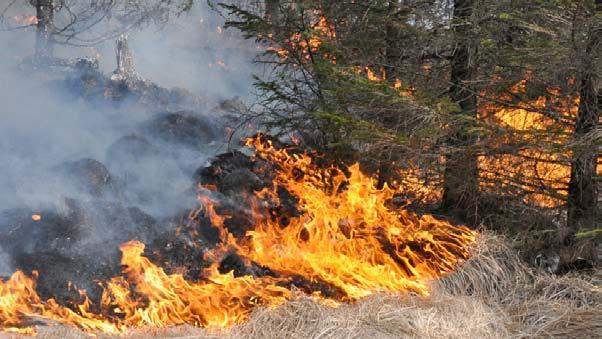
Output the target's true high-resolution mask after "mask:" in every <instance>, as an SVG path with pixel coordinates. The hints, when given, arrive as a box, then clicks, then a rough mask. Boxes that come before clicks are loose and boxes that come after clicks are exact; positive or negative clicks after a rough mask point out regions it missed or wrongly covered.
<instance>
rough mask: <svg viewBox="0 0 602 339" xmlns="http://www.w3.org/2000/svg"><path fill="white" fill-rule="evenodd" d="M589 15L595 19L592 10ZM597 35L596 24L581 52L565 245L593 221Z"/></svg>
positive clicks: (599, 29) (563, 235)
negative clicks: (574, 147)
mask: <svg viewBox="0 0 602 339" xmlns="http://www.w3.org/2000/svg"><path fill="white" fill-rule="evenodd" d="M600 10H602V5H601V4H600V3H599V2H598V5H597V11H600ZM592 18H593V19H595V13H593V16H592ZM600 35H602V27H601V26H600V24H599V23H596V24H595V26H594V27H592V29H590V32H589V35H588V37H589V38H588V41H587V46H586V48H585V50H584V51H583V55H582V60H583V62H582V63H581V65H580V68H581V74H580V77H581V79H580V88H579V96H580V102H579V111H578V113H577V121H576V122H575V134H574V139H575V140H576V141H577V142H578V143H579V145H580V146H579V147H577V148H576V149H575V150H574V151H573V159H572V161H571V179H570V182H569V193H568V198H567V204H568V213H567V214H568V215H567V227H566V230H564V231H563V232H561V234H560V238H561V241H562V242H563V243H564V244H565V245H569V244H571V243H572V242H573V241H574V237H575V234H576V233H577V232H578V231H579V229H580V228H581V227H589V228H592V227H594V226H595V222H596V213H597V207H598V193H597V187H596V186H597V185H596V165H597V161H598V145H597V141H596V138H595V137H594V136H593V135H592V133H595V131H596V128H597V126H598V119H599V117H600V107H599V105H600V103H599V102H598V93H597V90H596V77H597V74H596V65H595V64H594V60H595V59H596V57H597V54H598V53H599V49H600Z"/></svg>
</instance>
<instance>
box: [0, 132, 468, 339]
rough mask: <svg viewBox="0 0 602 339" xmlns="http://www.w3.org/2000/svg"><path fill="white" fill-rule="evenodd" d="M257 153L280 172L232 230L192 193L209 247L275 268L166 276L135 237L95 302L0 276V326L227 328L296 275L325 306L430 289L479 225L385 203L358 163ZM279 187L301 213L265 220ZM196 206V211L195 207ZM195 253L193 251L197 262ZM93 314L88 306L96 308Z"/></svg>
mask: <svg viewBox="0 0 602 339" xmlns="http://www.w3.org/2000/svg"><path fill="white" fill-rule="evenodd" d="M247 145H249V146H253V147H254V148H255V149H256V151H257V156H259V157H261V158H263V159H265V160H267V161H269V162H271V163H272V164H274V165H275V167H276V168H277V171H276V175H275V178H274V185H273V190H272V189H264V190H261V191H258V192H255V193H254V194H253V195H252V196H250V197H248V198H249V201H250V202H251V206H252V209H253V215H254V225H253V228H252V230H251V231H249V232H248V233H247V234H246V236H245V237H241V238H236V237H235V236H234V235H232V234H231V233H230V232H229V231H228V230H227V227H226V226H225V222H226V221H227V220H228V218H229V217H228V216H226V215H220V214H219V213H218V212H217V209H216V208H215V207H216V206H217V205H219V201H216V200H215V199H213V198H212V195H211V194H209V193H210V192H209V190H210V189H212V187H211V186H206V187H201V188H200V189H199V201H200V203H201V204H202V206H203V210H204V213H205V215H206V216H207V217H208V218H209V219H210V220H211V222H212V224H213V226H215V227H217V228H218V229H219V230H220V237H221V240H222V242H221V244H220V245H218V246H217V247H216V248H214V249H213V250H210V251H208V252H207V253H206V256H207V258H205V259H211V258H212V257H213V258H214V259H215V258H219V257H220V256H223V254H224V253H225V252H227V251H232V250H234V251H236V253H237V254H238V255H239V256H240V257H241V258H242V259H243V260H245V261H248V262H253V263H256V264H258V265H261V266H262V267H266V268H267V269H269V270H270V271H271V272H272V273H273V274H269V275H266V276H260V277H256V276H250V275H246V276H235V274H234V272H228V273H222V272H220V271H219V269H218V267H219V262H220V261H219V260H214V261H210V262H213V264H211V266H210V267H208V268H206V269H205V270H204V271H203V273H202V279H201V280H200V281H188V280H186V279H185V278H184V276H183V275H181V274H168V273H166V272H165V271H164V270H163V269H162V268H161V267H158V266H156V265H155V264H153V263H152V262H151V261H150V260H149V259H148V258H146V257H145V256H144V255H143V253H144V245H143V244H142V243H140V242H138V241H130V242H127V243H125V244H123V245H122V246H121V247H120V249H121V252H122V260H121V264H122V266H123V267H124V269H123V274H122V276H118V277H115V278H112V279H111V280H109V281H107V282H105V283H103V287H104V292H103V293H102V297H101V298H100V305H98V306H99V307H93V306H94V305H92V302H91V301H90V300H89V299H88V297H87V296H86V294H85V292H84V291H80V294H81V296H82V299H83V301H82V302H81V303H79V305H77V306H75V307H71V308H68V307H66V306H62V305H60V304H59V303H57V302H56V301H55V300H54V299H49V300H46V301H43V300H42V299H41V298H40V297H39V296H38V294H37V293H36V291H35V287H36V285H35V280H36V277H37V273H35V272H34V274H33V276H32V277H28V276H26V275H25V274H24V273H23V272H20V271H17V272H16V273H14V274H13V275H12V276H11V277H10V278H9V279H8V280H6V281H0V329H1V330H3V331H6V332H20V333H28V334H31V333H34V329H33V328H32V327H29V326H27V325H26V324H27V320H28V318H30V317H37V318H43V319H48V320H53V321H58V322H61V323H64V324H70V325H73V326H77V327H79V328H81V329H82V330H84V331H87V332H90V333H93V332H98V331H100V332H105V333H112V334H119V333H125V332H127V331H128V330H129V329H131V328H138V327H147V326H153V327H166V326H173V325H179V324H190V325H194V326H202V327H209V328H224V327H228V326H231V325H233V324H236V323H239V322H241V321H243V320H244V319H246V317H247V316H248V314H249V313H250V311H251V310H252V309H253V308H254V307H256V306H264V307H276V306H278V305H281V304H282V303H284V302H286V301H287V300H289V299H290V298H291V297H292V295H293V293H292V291H291V290H290V289H289V288H290V287H291V286H292V285H295V284H296V283H297V282H298V281H299V277H301V278H302V279H303V280H304V281H307V282H310V283H319V284H321V286H328V287H329V288H330V290H332V291H333V292H332V293H325V292H323V291H322V290H321V289H320V288H317V289H316V288H314V289H313V290H310V291H307V292H308V293H312V295H313V296H314V297H315V298H317V299H318V300H321V301H322V302H324V303H326V304H328V305H334V304H336V303H338V302H343V301H354V300H357V299H359V298H362V297H365V296H367V295H370V294H372V293H375V292H378V291H389V292H403V291H413V292H416V293H419V294H421V295H428V294H429V288H428V283H429V281H431V280H433V279H436V278H438V277H441V276H442V275H443V274H445V273H446V272H450V271H452V270H453V269H454V268H455V266H456V265H457V264H458V263H459V262H460V261H461V260H463V259H465V258H467V257H468V255H469V249H470V245H471V244H472V243H473V242H474V241H475V237H476V233H474V232H473V231H470V230H469V229H467V228H465V227H463V226H453V225H451V224H450V223H448V222H445V221H440V220H437V219H435V218H434V217H432V216H429V215H425V216H422V217H418V216H417V215H415V214H413V213H411V212H409V211H407V210H403V209H395V208H393V207H390V200H391V199H392V198H393V196H394V194H395V193H396V191H395V190H393V189H391V188H389V187H385V188H384V189H382V190H377V189H375V188H374V187H375V182H374V180H373V179H372V178H371V177H369V176H367V175H365V174H363V173H362V172H361V171H360V169H359V166H358V165H353V166H350V167H348V168H346V169H345V170H341V169H339V168H337V167H334V166H328V167H321V166H318V165H316V163H315V161H314V159H313V158H312V157H310V156H309V155H307V154H289V151H287V150H286V149H277V148H275V147H274V146H273V144H272V143H271V142H270V141H268V140H265V139H264V138H262V137H256V138H251V139H248V140H247ZM278 187H280V188H284V189H286V190H287V191H288V192H290V193H291V194H292V195H293V196H295V197H296V198H297V199H298V209H299V210H300V211H301V212H302V213H301V215H299V216H293V217H291V218H290V219H289V222H288V223H287V224H286V225H283V224H281V223H279V222H278V221H277V220H278V218H272V216H271V215H270V214H269V212H268V211H267V209H266V208H265V207H263V205H262V204H261V201H264V199H266V198H268V197H269V198H270V199H276V200H277V199H278V195H277V189H278ZM197 213H200V212H199V211H198V210H196V211H194V212H193V213H191V215H195V214H197ZM199 259H200V258H199ZM93 310H94V311H93Z"/></svg>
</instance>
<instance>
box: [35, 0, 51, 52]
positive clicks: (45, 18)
mask: <svg viewBox="0 0 602 339" xmlns="http://www.w3.org/2000/svg"><path fill="white" fill-rule="evenodd" d="M32 4H33V5H35V7H36V19H37V21H38V23H37V25H36V56H38V57H50V56H52V53H53V42H52V33H53V29H54V3H53V0H32Z"/></svg>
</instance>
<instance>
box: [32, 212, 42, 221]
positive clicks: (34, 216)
mask: <svg viewBox="0 0 602 339" xmlns="http://www.w3.org/2000/svg"><path fill="white" fill-rule="evenodd" d="M31 220H33V221H40V220H42V216H41V215H39V214H32V215H31Z"/></svg>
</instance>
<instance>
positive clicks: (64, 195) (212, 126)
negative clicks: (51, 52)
mask: <svg viewBox="0 0 602 339" xmlns="http://www.w3.org/2000/svg"><path fill="white" fill-rule="evenodd" d="M11 11H13V12H15V13H10V12H9V13H8V14H7V15H6V17H7V18H9V20H10V17H11V15H12V14H15V15H21V16H27V15H33V14H34V13H33V8H32V7H31V6H27V5H21V7H18V8H12V9H11ZM97 29H102V28H97ZM34 42H35V32H34V30H33V28H31V29H20V30H11V31H0V46H1V48H0V74H2V77H1V78H0V119H1V121H0V232H8V231H9V230H11V232H13V231H14V232H17V233H18V232H22V233H23V234H22V235H21V236H22V237H30V236H31V237H33V236H34V235H31V234H26V231H27V230H30V229H33V227H35V223H33V224H32V223H31V220H30V221H29V224H27V226H23V225H25V224H24V223H23V220H25V219H23V218H24V217H23V215H25V216H27V215H31V214H32V213H38V212H40V213H41V214H42V220H43V221H44V220H45V219H44V218H45V215H44V214H43V212H44V211H53V213H54V212H56V213H59V214H63V215H68V214H69V213H72V211H73V208H74V206H78V207H77V208H79V209H82V210H83V211H84V212H81V211H80V212H79V214H82V213H83V214H84V215H83V216H81V215H79V216H78V218H79V219H78V222H79V223H80V224H82V225H83V224H85V225H86V227H88V228H86V231H85V232H79V237H80V238H78V240H77V241H78V244H75V245H73V247H74V248H78V247H82V245H83V244H85V245H86V248H88V249H89V246H96V247H99V248H100V247H114V248H116V247H117V245H118V243H111V241H113V240H114V241H115V242H117V240H115V239H118V240H119V241H122V240H123V236H119V235H123V234H129V233H132V232H133V233H134V234H135V232H137V231H139V230H138V229H137V228H135V226H134V225H132V227H131V229H129V230H128V229H124V228H127V227H128V226H127V222H123V221H120V222H117V223H116V222H115V218H114V216H112V215H111V214H113V213H121V212H123V211H126V212H124V213H125V214H127V218H126V219H125V220H130V219H131V220H132V223H136V222H137V220H138V222H140V221H139V219H141V218H142V219H144V217H145V216H149V217H152V218H154V220H156V221H157V222H156V224H159V225H162V224H164V223H163V222H161V220H165V219H167V218H170V217H173V216H175V215H177V214H178V213H182V212H183V211H186V210H187V209H189V208H190V207H191V206H192V205H193V204H194V187H193V181H192V175H193V173H194V171H195V170H196V169H197V168H198V167H200V166H203V165H206V164H207V163H208V161H209V159H210V158H211V157H212V156H214V155H215V154H216V153H217V152H219V151H221V150H223V147H224V142H225V138H224V133H223V132H222V131H223V127H224V126H223V122H222V121H223V119H222V118H223V117H222V115H223V112H222V111H221V110H220V109H219V108H218V107H219V104H220V101H221V100H225V99H230V98H234V97H239V98H243V99H245V98H248V96H249V95H248V93H249V92H250V88H251V74H252V73H253V72H254V71H255V70H254V68H253V66H252V63H251V60H252V58H253V55H254V53H256V52H255V47H254V46H253V45H252V44H249V43H247V42H245V41H243V39H242V38H241V37H239V36H237V35H236V34H235V33H234V32H228V31H224V30H223V29H222V22H221V18H220V17H219V16H217V15H216V14H215V13H213V12H211V10H210V9H209V8H207V6H206V5H202V4H195V6H194V7H193V8H192V10H191V11H189V12H186V13H184V14H183V15H181V16H180V17H178V18H174V20H173V21H171V22H169V23H167V25H166V26H165V27H159V26H156V25H150V26H147V27H144V28H143V29H140V30H137V31H132V32H130V33H129V42H130V47H131V49H132V52H133V55H134V64H135V68H136V71H137V73H138V74H139V75H140V76H141V77H142V78H144V79H147V80H149V81H152V82H154V83H156V84H157V85H159V86H161V87H166V88H170V87H179V88H183V89H185V90H184V91H182V92H183V93H185V94H186V95H187V96H189V97H194V98H196V99H195V100H192V101H190V100H189V101H187V102H186V104H185V105H186V106H185V107H180V108H185V109H186V111H185V112H170V109H169V108H168V107H159V106H153V105H148V104H146V105H145V104H141V103H140V102H137V101H135V100H122V101H119V102H114V101H111V100H108V99H106V98H102V95H101V94H98V98H93V100H90V98H87V99H86V98H83V97H82V96H80V95H77V94H76V93H74V91H73V88H71V87H69V86H68V85H67V83H66V82H65V81H64V79H65V73H64V72H55V73H49V72H39V71H36V70H32V69H31V68H30V67H29V66H26V65H28V64H26V63H25V64H24V63H23V61H24V60H26V59H27V58H28V57H30V56H31V55H32V54H33V52H34ZM55 55H56V56H57V57H59V58H76V57H92V58H98V60H99V64H100V70H101V71H102V72H103V73H104V74H107V75H110V72H112V71H113V70H114V69H115V42H114V40H110V41H107V42H105V43H102V44H100V45H96V46H90V47H72V46H57V47H56V49H55ZM170 93H171V92H170ZM182 133H183V134H182ZM74 201H75V202H76V203H73V202H74ZM99 206H104V208H100V207H99ZM134 207H135V208H136V210H132V209H131V208H134ZM14 211H20V212H19V213H21V214H19V217H18V218H16V217H15V213H14ZM17 214H18V213H17ZM141 216H142V217H141ZM128 218H129V219H128ZM15 220H19V223H18V224H19V225H20V226H19V225H17V226H15V223H16V221H15ZM144 220H146V219H144ZM145 222H146V221H145ZM147 223H150V224H155V222H154V221H153V222H147ZM157 227H161V226H157ZM130 231H131V232H130ZM44 232H45V231H42V232H41V233H39V232H38V233H36V234H40V235H39V236H49V234H48V233H44ZM140 238H145V237H144V236H140ZM146 238H148V237H146ZM6 239H7V238H5V240H6ZM8 239H10V238H8ZM32 241H33V240H32ZM5 247H6V246H5ZM34 250H35V249H34ZM34 250H32V251H34ZM5 252H6V253H9V252H10V251H8V250H7V249H6V248H5V250H2V248H0V275H1V274H5V273H7V271H8V270H10V269H12V267H10V266H11V263H8V262H7V261H8V260H7V257H8V255H7V254H6V253H5ZM12 262H14V258H13V260H12ZM8 268H10V269H8Z"/></svg>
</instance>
